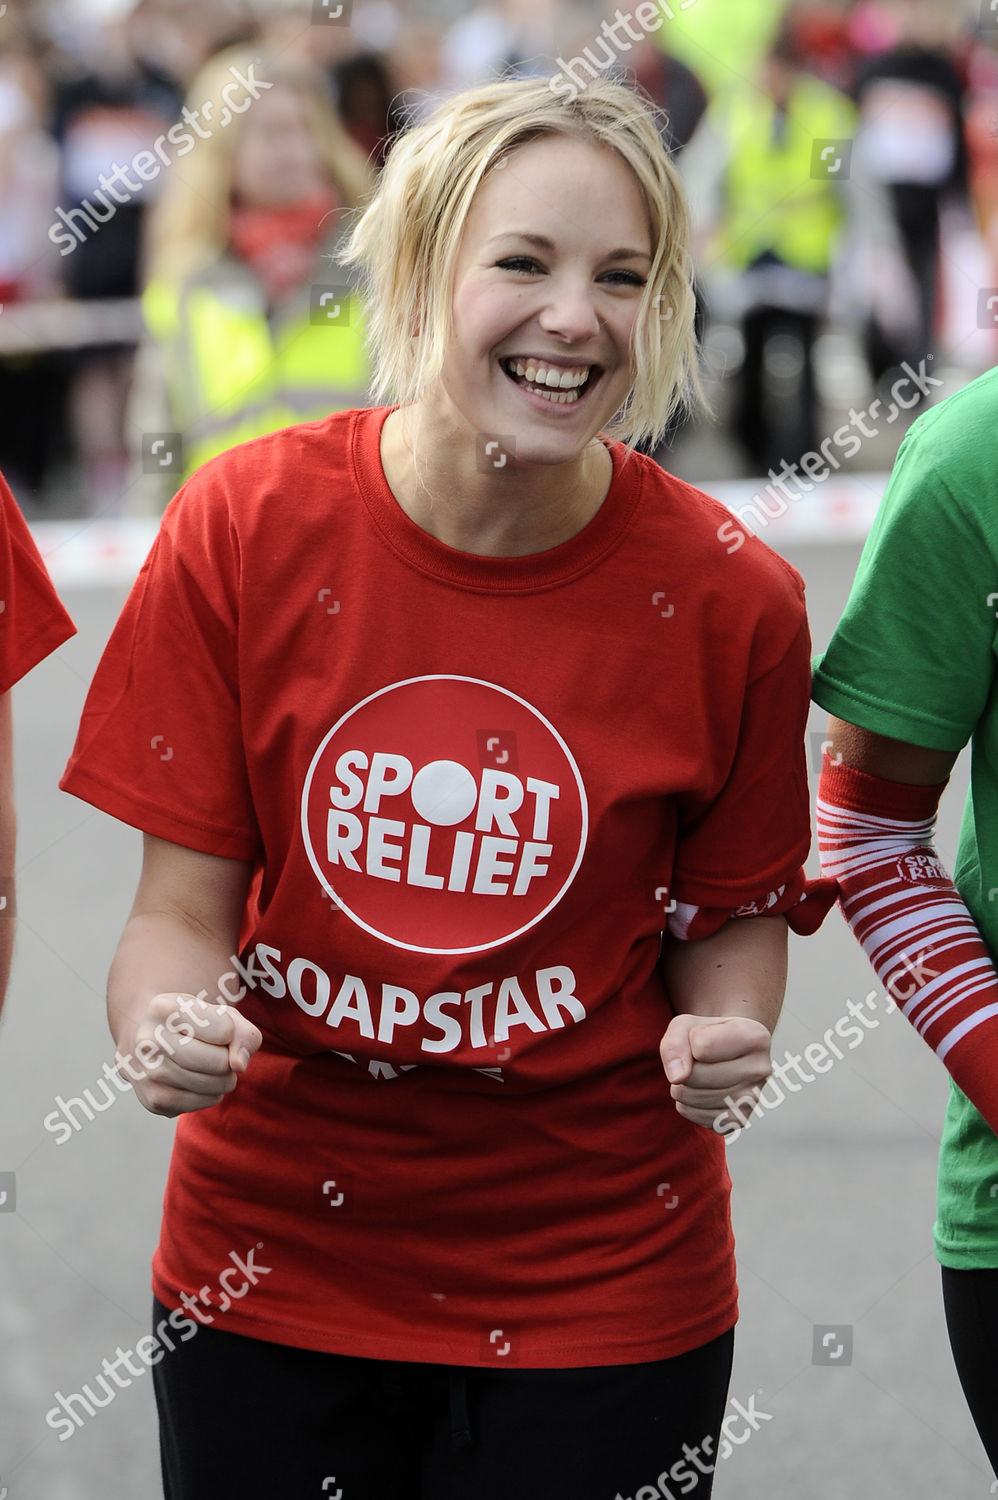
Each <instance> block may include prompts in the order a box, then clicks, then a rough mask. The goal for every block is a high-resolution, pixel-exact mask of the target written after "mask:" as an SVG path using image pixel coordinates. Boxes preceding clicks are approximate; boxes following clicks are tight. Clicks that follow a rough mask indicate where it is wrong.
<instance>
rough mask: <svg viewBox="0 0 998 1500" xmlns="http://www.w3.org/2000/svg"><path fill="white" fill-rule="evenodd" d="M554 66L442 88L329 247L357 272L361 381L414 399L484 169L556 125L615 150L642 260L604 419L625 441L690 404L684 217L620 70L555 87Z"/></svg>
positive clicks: (437, 359) (691, 308)
mask: <svg viewBox="0 0 998 1500" xmlns="http://www.w3.org/2000/svg"><path fill="white" fill-rule="evenodd" d="M556 82H557V79H552V80H550V81H549V80H546V79H526V80H504V81H501V82H497V83H489V84H484V85H482V86H480V87H477V88H472V89H467V90H464V91H463V92H461V93H459V94H456V95H454V96H453V97H452V98H450V99H447V100H445V101H444V102H443V103H442V104H441V105H440V106H439V107H438V108H437V109H436V110H435V111H434V113H433V114H432V115H431V116H430V117H429V118H428V119H427V120H426V121H425V122H424V123H423V124H420V125H417V126H416V127H415V128H414V129H412V130H410V131H409V132H408V133H407V134H405V135H403V136H401V137H400V139H399V140H398V141H397V142H396V144H395V145H394V147H393V148H392V150H391V151H390V153H389V156H388V160H387V162H386V163H385V166H384V168H383V171H382V175H381V179H380V183H379V186H378V189H377V192H376V194H375V196H374V198H373V200H372V201H371V203H370V204H369V205H368V207H367V209H366V211H365V212H364V213H363V215H362V216H361V218H360V219H359V221H358V222H357V224H356V225H355V227H354V229H353V232H352V234H351V237H350V239H349V242H348V243H347V245H346V247H345V249H344V250H343V252H342V253H341V254H340V257H339V258H340V259H341V260H342V262H343V263H344V264H345V265H358V266H360V267H361V268H362V269H363V271H364V272H365V275H366V278H367V282H368V303H367V309H366V313H367V319H368V338H369V343H370V347H371V356H372V362H373V366H374V379H373V384H372V394H373V395H374V397H375V398H376V399H382V400H383V399H385V398H386V397H390V398H392V399H394V400H396V401H398V402H400V403H405V402H412V401H418V400H419V398H420V396H421V395H422V393H423V392H424V391H425V390H426V389H427V388H428V387H429V386H430V385H431V384H432V382H433V381H434V380H435V379H436V377H437V375H438V374H439V372H440V369H441V366H442V364H443V359H444V355H445V352H446V349H447V345H448V342H449V340H450V336H451V292H452V286H453V281H454V270H455V265H456V261H457V255H458V250H459V247H460V241H461V235H462V231H463V228H464V224H465V220H466V219H467V216H468V213H469V210H470V208H471V205H472V202H473V201H474V198H475V194H476V193H477V192H478V190H479V188H480V187H481V185H482V183H483V181H484V180H485V178H486V177H487V175H488V174H489V173H490V172H491V171H494V170H495V169H496V168H497V167H499V166H500V165H502V164H503V163H505V161H506V160H507V159H508V158H509V157H510V155H511V154H512V153H513V152H514V151H516V150H517V149H518V148H519V147H521V146H524V145H526V144H527V143H528V142H530V141H534V140H538V139H542V138H544V137H549V136H569V137H572V138H575V139H580V140H583V141H585V142H587V143H590V144H592V145H593V146H597V147H599V146H602V147H605V148H607V149H609V150H611V151H615V152H616V153H617V155H618V156H619V157H621V158H622V160H623V161H624V162H625V163H626V164H627V166H628V167H630V169H631V171H632V172H633V174H634V176H635V178H636V179H637V182H638V185H639V187H640V189H641V192H642V195H643V198H644V202H645V206H646V208H647V212H648V219H649V224H650V228H651V242H652V256H653V259H652V265H651V270H650V273H649V276H648V280H647V283H646V285H645V287H644V290H643V294H642V299H641V303H640V306H639V310H638V315H637V318H636V320H635V325H634V336H633V341H632V360H633V374H634V380H633V386H632V389H631V392H630V395H629V397H628V399H627V402H626V403H625V405H624V407H623V408H622V409H621V411H620V412H619V413H618V414H617V416H616V418H615V419H614V421H613V422H611V424H610V425H609V427H608V429H607V431H608V433H609V434H610V435H611V436H614V437H619V438H621V439H623V440H624V441H625V442H627V443H632V444H633V443H636V442H639V441H641V440H642V439H647V440H649V441H650V442H652V443H656V442H658V441H659V440H660V439H661V438H662V436H663V435H664V433H665V432H666V430H667V428H668V426H669V422H670V419H671V417H672V416H673V414H674V413H675V412H676V411H677V409H680V408H694V407H696V406H698V405H700V404H702V401H703V396H702V391H701V387H700V382H699V378H698V374H697V356H696V338H695V334H694V329H693V319H694V312H695V297H694V292H693V270H692V257H691V253H690V219H689V210H688V208H687V205H686V199H685V195H684V192H683V188H682V185H681V182H680V179H679V176H678V173H677V172H676V170H675V168H674V167H673V166H672V163H671V162H670V161H669V157H668V154H667V152H666V150H665V148H664V146H663V145H662V142H661V139H660V137H659V133H658V129H657V126H656V123H655V112H654V110H655V107H654V105H652V104H651V103H650V102H647V101H646V100H645V99H644V98H643V97H642V96H640V95H639V94H638V93H637V91H636V90H634V89H631V88H629V87H627V86H625V85H623V84H618V83H609V82H605V81H602V80H600V81H595V82H593V83H591V84H589V85H587V87H586V88H584V89H582V90H578V91H576V92H575V94H574V96H573V97H571V98H569V99H567V100H566V98H565V97H564V95H563V94H561V95H559V94H558V93H556V92H555V89H554V87H553V85H554V84H555V83H556Z"/></svg>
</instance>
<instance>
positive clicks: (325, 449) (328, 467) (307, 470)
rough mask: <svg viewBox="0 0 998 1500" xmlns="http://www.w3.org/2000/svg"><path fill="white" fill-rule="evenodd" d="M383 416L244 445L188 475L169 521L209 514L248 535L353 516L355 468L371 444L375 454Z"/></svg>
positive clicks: (307, 427) (356, 417)
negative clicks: (261, 525) (340, 512)
mask: <svg viewBox="0 0 998 1500" xmlns="http://www.w3.org/2000/svg"><path fill="white" fill-rule="evenodd" d="M382 414H383V409H381V408H368V407H357V408H351V409H349V410H347V411H338V412H332V413H331V414H330V415H329V416H327V417H321V418H319V419H318V420H317V421H314V422H300V423H296V424H295V425H293V426H290V427H282V428H279V429H278V430H277V431H276V432H270V433H266V434H265V435H264V436H263V437H257V438H252V439H251V440H250V441H249V442H246V443H239V444H237V446H236V447H234V448H229V449H227V450H226V451H225V452H224V453H220V454H218V456H217V457H215V458H212V459H209V460H208V462H207V463H205V464H203V465H202V466H201V468H199V469H198V470H197V471H196V472H195V473H194V474H193V475H192V476H191V478H190V479H189V480H188V481H187V483H186V484H185V485H184V487H183V489H181V490H180V491H179V493H178V494H177V496H176V498H175V499H174V501H173V502H172V504H171V506H170V507H169V509H168V511H167V517H172V518H174V519H176V518H178V517H181V516H183V517H189V516H190V514H191V513H192V512H194V511H204V512H206V513H210V514H212V515H214V516H215V517H216V518H221V517H223V516H224V517H225V518H226V520H227V522H228V524H230V525H231V526H233V527H235V529H236V530H238V531H240V532H248V531H251V530H252V529H253V527H254V526H255V525H256V524H257V523H258V522H260V521H265V522H266V524H267V526H268V529H272V528H273V527H274V526H275V525H280V524H282V522H286V523H287V524H292V523H293V522H295V521H299V522H301V521H304V520H305V519H306V518H307V517H308V516H309V515H310V514H313V513H314V514H319V513H321V514H322V515H323V516H325V517H327V518H328V516H329V515H330V512H331V511H335V510H336V509H339V508H351V509H352V508H353V501H354V500H355V498H356V495H357V493H358V490H359V488H360V484H361V478H360V476H359V474H358V468H359V466H360V465H361V464H362V463H363V461H364V460H365V459H366V458H368V457H369V453H370V451H371V449H372V445H373V449H374V451H375V452H376V451H377V445H378V433H379V431H380V418H381V416H382Z"/></svg>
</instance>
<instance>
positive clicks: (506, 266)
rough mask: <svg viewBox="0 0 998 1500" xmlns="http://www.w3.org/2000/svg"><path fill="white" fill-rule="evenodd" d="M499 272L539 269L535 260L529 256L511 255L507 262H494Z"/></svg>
mask: <svg viewBox="0 0 998 1500" xmlns="http://www.w3.org/2000/svg"><path fill="white" fill-rule="evenodd" d="M496 265H497V267H498V268H499V270H500V271H537V270H539V269H540V267H539V266H538V264H537V262H536V261H535V260H531V259H530V256H529V255H511V256H509V258H508V259H507V260H500V261H497V262H496Z"/></svg>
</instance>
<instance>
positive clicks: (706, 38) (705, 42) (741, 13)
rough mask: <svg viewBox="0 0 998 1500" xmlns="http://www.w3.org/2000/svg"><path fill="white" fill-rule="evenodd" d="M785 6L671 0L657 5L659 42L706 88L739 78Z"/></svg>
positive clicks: (751, 0)
mask: <svg viewBox="0 0 998 1500" xmlns="http://www.w3.org/2000/svg"><path fill="white" fill-rule="evenodd" d="M784 8H785V7H784V6H782V5H780V4H777V0H738V3H737V4H734V3H729V4H724V3H719V0H708V3H703V0H696V3H693V0H679V3H678V4H677V3H676V0H672V3H671V4H668V5H666V4H664V3H663V4H662V6H661V7H660V9H661V11H662V14H663V17H664V21H663V24H662V26H661V27H660V28H659V30H658V31H657V32H656V33H655V35H656V37H657V40H658V44H659V46H660V47H663V48H664V49H665V51H666V52H669V53H671V54H672V56H674V57H678V58H680V59H681V60H682V61H683V62H685V63H686V64H687V66H688V67H690V68H692V69H693V71H694V73H696V75H697V77H698V78H699V79H700V80H701V82H702V83H703V85H704V87H705V88H706V90H707V93H708V94H709V95H710V96H711V97H713V96H714V94H716V93H718V92H720V91H721V90H723V89H727V88H729V87H731V86H732V85H733V84H734V83H736V82H738V81H741V82H744V81H745V79H746V78H747V77H749V76H750V74H752V72H753V71H754V69H755V67H756V65H757V64H758V62H759V60H760V58H761V57H762V56H763V54H764V53H765V51H766V49H767V48H768V46H769V44H770V42H771V41H772V40H773V37H774V36H775V34H776V32H777V30H778V28H779V25H780V16H781V13H782V11H783V9H784Z"/></svg>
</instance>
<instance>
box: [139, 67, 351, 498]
mask: <svg viewBox="0 0 998 1500" xmlns="http://www.w3.org/2000/svg"><path fill="white" fill-rule="evenodd" d="M257 64H259V66H258V67H256V65H257ZM254 69H255V78H256V95H257V97H255V98H253V99H252V100H248V101H247V104H246V107H244V109H243V111H242V112H241V113H238V112H237V113H232V114H231V117H230V118H229V120H228V123H225V119H224V114H223V110H224V105H223V98H224V93H223V91H224V90H226V89H230V90H231V85H232V82H233V79H235V78H250V77H252V76H254ZM230 97H231V93H230ZM188 108H189V109H190V110H192V111H193V110H197V111H200V114H201V115H202V116H203V118H205V119H212V118H213V119H216V120H219V121H221V122H222V125H221V126H220V127H219V128H217V129H215V130H214V131H211V132H210V133H209V134H207V135H206V136H205V137H204V138H203V139H200V140H198V141H197V143H196V149H195V150H193V151H192V152H191V153H190V155H189V156H187V157H186V158H185V159H184V160H182V161H178V162H177V163H176V164H175V165H174V167H173V168H172V169H171V171H170V173H169V177H168V181H167V184H166V188H165V190H164V193H163V195H162V198H161V200H160V202H159V203H158V204H157V207H156V211H155V214H154V216H153V220H152V224H151V234H150V243H149V283H148V286H147V288H146V291H145V294H144V297H143V308H144V311H145V314H146V319H147V322H148V326H149V328H150V331H151V333H152V336H153V340H154V341H155V346H156V347H153V346H152V345H149V346H147V347H146V348H145V349H144V350H143V358H142V379H141V381H140V384H139V389H138V391H137V393H136V401H135V403H134V405H133V411H132V417H133V427H134V428H136V429H137V436H138V435H140V434H149V433H156V432H159V433H163V432H167V433H171V434H176V435H177V436H178V437H179V440H180V444H181V451H182V455H183V457H182V461H180V455H179V454H178V453H176V452H174V446H175V445H172V444H167V445H166V446H165V447H164V448H163V449H161V450H159V451H160V455H161V457H164V455H165V454H166V453H169V454H170V455H171V457H170V459H165V457H164V462H163V468H164V471H165V472H164V475H163V480H164V484H165V485H168V486H169V488H170V489H172V488H174V487H175V485H176V483H177V482H179V478H184V477H186V476H188V475H190V474H191V473H192V472H193V470H194V469H196V468H197V467H198V466H199V465H200V464H202V463H204V462H205V461H206V460H207V459H209V458H211V457H213V456H214V455H215V454H217V453H220V452H222V451H223V450H224V449H226V448H230V447H232V446H233V445H234V444H236V443H241V442H245V441H247V440H248V439H250V438H253V437H257V436H259V435H260V434H262V433H265V432H272V431H274V430H275V429H276V428H279V427H283V426H287V425H289V424H291V423H295V422H303V421H311V420H314V419H316V418H319V417H323V416H325V415H327V413H329V412H330V411H336V410H341V409H343V408H345V407H349V406H355V405H363V404H365V402H366V399H367V397H366V387H367V378H368V366H367V360H366V356H365V354H364V350H363V342H362V328H361V311H360V307H359V304H358V301H357V298H356V296H353V295H350V296H349V297H347V296H346V295H345V294H344V292H345V287H346V282H347V277H346V275H345V273H344V272H343V270H342V269H341V268H339V267H338V266H336V265H335V264H334V262H333V258H332V257H333V249H334V246H335V244H336V242H337V240H338V238H339V235H340V232H341V227H342V226H341V220H342V215H343V213H344V211H345V210H347V209H351V208H353V207H354V206H355V205H356V204H357V203H358V201H359V200H360V199H361V198H362V197H363V196H364V194H365V193H366V192H367V190H368V188H369V187H370V185H371V175H370V172H369V169H368V167H367V164H366V163H365V161H364V157H363V154H362V153H361V152H360V151H359V150H358V148H357V147H356V146H355V145H354V144H353V142H352V141H351V140H350V138H349V137H348V136H347V134H346V132H345V130H344V129H343V126H342V124H341V123H340V121H339V120H338V118H337V116H336V114H335V112H334V110H333V108H332V106H331V103H330V100H329V96H328V90H327V89H326V86H325V80H324V78H323V77H322V76H321V75H320V74H319V73H318V72H317V70H315V69H306V68H303V67H301V66H300V65H298V64H296V63H288V62H285V61H283V60H281V61H279V62H274V63H269V62H267V61H266V60H264V61H263V62H262V63H261V62H260V59H259V58H258V57H255V56H254V54H252V53H250V52H244V51H242V50H241V49H235V50H230V51H227V52H224V53H221V54H220V55H219V56H218V57H215V58H213V59H212V60H211V61H210V62H209V63H208V64H207V65H206V67H205V68H204V69H203V70H202V72H201V73H200V74H199V75H198V77H197V78H196V79H195V80H194V82H193V84H192V86H191V90H190V95H189V103H188ZM223 127H224V128H223ZM333 288H338V289H339V290H338V292H335V293H334V292H333V291H332V289H333ZM324 289H326V290H328V291H329V295H324ZM320 297H323V300H322V301H321V302H320V300H319V299H320ZM147 459H148V455H147ZM146 467H147V468H148V467H149V465H148V462H147V464H146ZM166 498H168V493H167V491H166V490H163V491H161V492H160V494H159V495H158V496H157V503H159V502H162V501H163V500H165V499H166Z"/></svg>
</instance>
